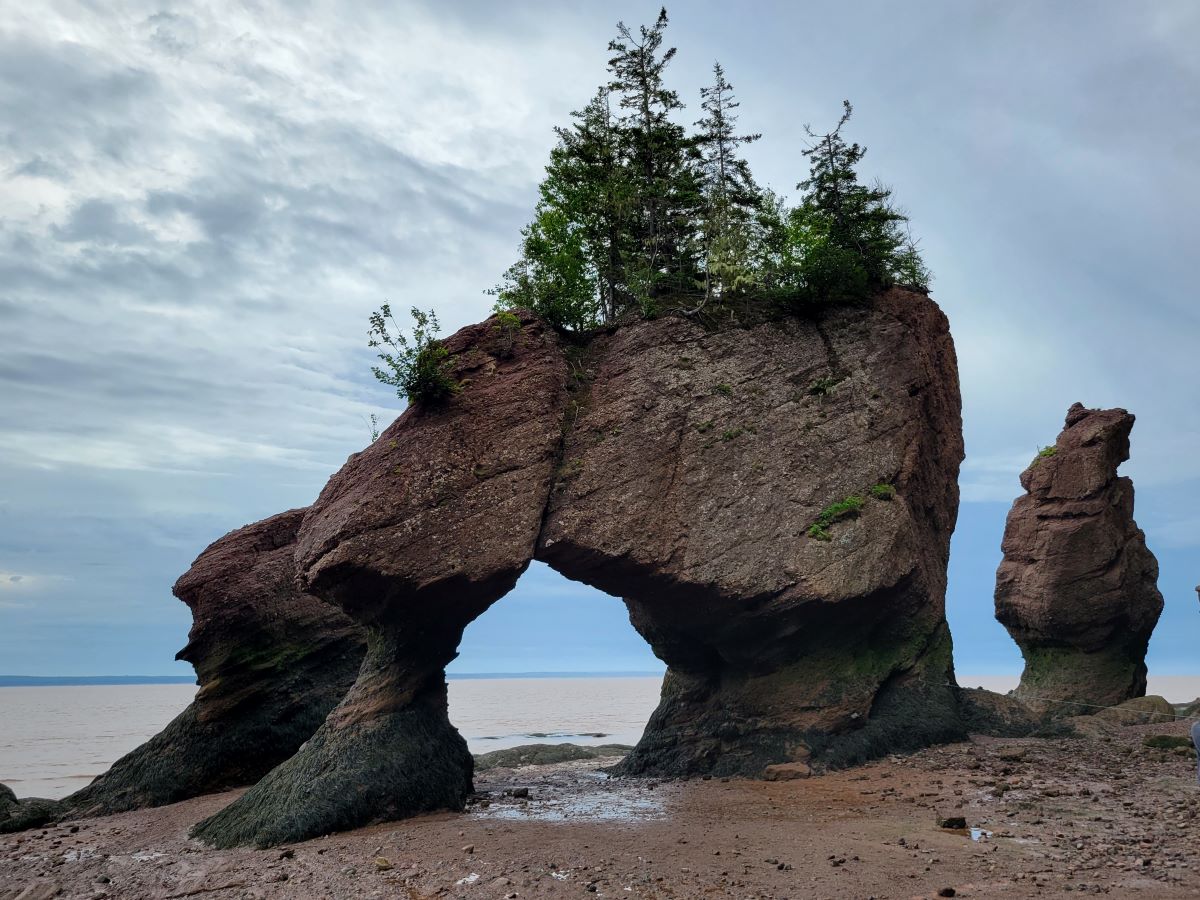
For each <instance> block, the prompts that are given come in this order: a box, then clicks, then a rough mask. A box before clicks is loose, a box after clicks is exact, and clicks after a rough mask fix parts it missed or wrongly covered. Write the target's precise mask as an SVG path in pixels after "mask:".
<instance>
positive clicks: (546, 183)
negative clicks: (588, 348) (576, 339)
mask: <svg viewBox="0 0 1200 900" xmlns="http://www.w3.org/2000/svg"><path fill="white" fill-rule="evenodd" d="M572 117H573V118H574V120H575V121H574V122H573V123H572V125H571V126H570V127H567V128H556V129H555V131H556V133H557V135H558V144H557V145H556V146H555V147H554V149H553V150H551V151H550V162H549V164H548V165H547V166H546V177H545V178H544V179H543V180H542V182H541V184H540V185H539V186H538V203H537V206H536V207H535V209H534V218H533V221H532V222H531V223H530V224H529V225H528V226H526V228H525V229H524V231H522V233H521V235H522V241H521V251H522V253H521V259H520V261H518V262H517V263H516V264H515V265H513V266H512V267H511V268H509V270H508V271H507V272H505V274H504V278H503V282H502V284H501V285H500V286H499V287H498V288H496V289H494V290H493V291H491V293H492V294H493V295H495V296H497V297H498V298H499V299H498V302H497V304H496V305H497V307H499V308H504V309H507V308H511V307H515V306H525V307H528V308H530V309H534V310H536V311H537V312H538V313H540V314H541V315H542V316H543V317H544V318H546V319H547V320H548V321H549V322H550V323H551V324H552V325H554V326H555V327H557V328H561V329H565V330H570V331H586V330H587V329H589V328H594V327H596V326H597V325H599V324H601V323H603V322H607V321H611V320H612V319H613V318H615V317H616V316H617V314H618V313H619V312H620V311H621V309H623V308H624V307H625V306H627V305H628V303H629V300H628V298H629V294H630V291H629V288H628V285H627V279H626V277H625V264H626V260H627V258H628V257H630V256H631V255H632V253H633V247H632V243H631V236H630V233H629V232H630V229H629V225H628V220H629V207H630V199H629V195H630V185H629V179H628V177H627V171H626V166H625V164H624V160H623V150H622V147H621V145H620V142H619V135H618V132H617V130H616V128H615V126H614V124H613V117H612V115H611V112H610V109H609V94H608V90H607V88H601V89H600V90H599V91H597V93H596V95H595V96H594V97H593V98H592V100H591V101H590V102H589V103H588V105H587V106H586V107H584V108H583V109H582V110H580V111H577V112H574V113H572Z"/></svg>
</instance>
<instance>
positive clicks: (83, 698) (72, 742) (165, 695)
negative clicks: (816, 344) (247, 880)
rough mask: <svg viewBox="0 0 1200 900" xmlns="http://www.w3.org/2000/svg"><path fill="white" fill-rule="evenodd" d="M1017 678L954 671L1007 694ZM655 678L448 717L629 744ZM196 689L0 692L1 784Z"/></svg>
mask: <svg viewBox="0 0 1200 900" xmlns="http://www.w3.org/2000/svg"><path fill="white" fill-rule="evenodd" d="M1017 681H1018V679H1017V677H1016V676H1006V675H990V676H989V675H959V676H958V682H959V684H961V685H963V686H964V687H986V688H988V689H989V690H994V691H1007V690H1011V689H1012V688H1014V687H1016V684H1017ZM661 682H662V679H661V678H660V677H658V676H654V677H587V678H469V679H452V680H451V681H450V682H449V686H450V719H451V721H452V722H454V724H455V725H456V726H457V727H458V730H459V731H460V732H461V733H462V735H463V737H465V738H466V739H467V744H468V746H470V748H471V751H472V752H473V753H484V752H487V751H488V750H499V749H503V748H506V747H515V746H518V745H520V744H531V743H560V742H566V741H570V742H572V743H576V744H633V743H636V742H637V740H638V738H639V737H640V736H641V734H642V729H643V728H644V727H645V725H646V720H647V719H648V718H649V717H650V713H651V712H652V711H653V710H654V707H655V706H656V705H657V703H658V692H659V687H660V685H661ZM195 691H196V688H195V685H188V684H137V685H78V686H65V685H55V686H51V687H0V723H3V727H2V728H0V782H2V783H4V784H7V785H8V786H9V787H11V788H12V789H13V790H14V791H15V792H16V793H17V796H19V797H63V796H65V795H67V794H69V793H71V792H72V791H75V790H78V789H79V788H81V787H83V786H84V785H86V784H87V783H88V782H89V781H91V780H92V779H93V778H95V777H96V776H97V775H99V774H100V773H101V772H103V771H104V770H105V769H107V768H108V767H109V766H110V765H112V763H113V762H114V761H115V760H116V759H118V758H119V757H121V756H123V755H124V754H126V753H128V752H129V751H130V750H132V749H133V748H134V747H137V746H138V745H139V744H141V743H142V742H143V741H145V740H146V739H147V738H149V737H151V736H152V735H154V734H156V733H157V732H158V731H160V730H161V729H162V728H163V726H164V725H166V724H167V723H168V722H169V721H171V719H172V718H174V717H175V716H176V715H178V714H179V713H180V712H182V711H183V709H184V707H186V706H187V705H188V703H190V702H191V700H192V696H193V695H194V694H195ZM1149 691H1150V693H1152V694H1162V695H1163V696H1165V697H1166V698H1167V699H1168V700H1171V701H1172V702H1183V701H1187V700H1192V699H1195V698H1196V697H1200V677H1198V676H1190V675H1186V676H1185V675H1164V676H1157V677H1155V676H1151V677H1150V685H1149Z"/></svg>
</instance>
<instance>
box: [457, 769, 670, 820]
mask: <svg viewBox="0 0 1200 900" xmlns="http://www.w3.org/2000/svg"><path fill="white" fill-rule="evenodd" d="M525 790H526V788H525V787H515V788H513V787H508V788H501V789H500V790H498V791H492V792H489V793H488V794H486V795H482V796H481V797H480V798H479V799H480V801H481V802H478V803H476V804H475V805H473V806H471V807H470V813H469V814H470V815H471V816H473V817H475V818H480V819H508V820H513V819H522V820H528V821H542V822H562V821H565V820H568V819H571V820H590V821H605V822H612V821H624V822H633V821H637V820H646V819H661V818H664V817H665V816H666V812H665V810H664V804H663V798H662V797H660V796H659V795H658V793H657V792H655V791H653V790H648V789H647V788H645V787H644V786H642V785H641V784H631V783H629V782H624V781H612V780H610V779H609V778H608V777H607V776H606V775H605V774H604V773H602V772H586V773H577V774H576V776H575V777H574V778H572V779H570V780H567V779H561V780H559V779H547V780H546V781H543V782H541V783H534V784H530V785H529V786H528V788H527V790H528V796H527V797H526V796H521V795H520V794H518V796H515V797H514V796H513V795H512V792H514V791H516V792H523V791H525Z"/></svg>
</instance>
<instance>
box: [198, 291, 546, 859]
mask: <svg viewBox="0 0 1200 900" xmlns="http://www.w3.org/2000/svg"><path fill="white" fill-rule="evenodd" d="M446 346H447V348H448V349H449V351H450V353H451V360H452V364H453V369H454V377H455V378H456V379H458V380H460V381H461V382H462V384H463V388H462V391H461V392H460V393H458V394H457V395H455V396H454V397H453V398H451V399H450V400H449V401H448V402H446V403H444V404H443V405H435V406H427V407H423V406H421V405H419V404H418V405H414V406H410V407H409V409H408V410H406V411H405V413H404V414H403V415H402V416H401V417H400V418H399V419H397V420H396V422H395V423H393V424H392V426H391V427H390V428H388V429H387V430H386V431H385V432H384V433H383V434H382V435H380V437H379V438H378V439H377V440H376V441H375V442H374V443H372V444H371V446H369V447H368V448H367V449H366V450H364V451H363V452H361V453H357V454H355V455H354V456H352V457H350V459H349V460H348V461H347V462H346V465H345V466H343V467H342V469H341V470H340V471H339V472H338V473H337V474H336V475H334V476H333V478H332V479H330V481H329V484H328V485H326V487H325V489H324V490H323V491H322V492H321V495H320V497H318V498H317V501H316V502H315V503H314V504H313V506H312V508H311V509H310V511H309V513H308V515H307V516H306V517H305V519H304V524H303V527H302V528H301V530H300V536H299V540H298V542H297V547H296V561H297V564H298V569H299V572H300V577H301V579H302V581H303V582H304V584H305V585H306V586H307V588H308V589H309V590H311V591H313V592H314V593H318V594H320V595H321V596H323V597H325V598H326V599H328V600H330V601H332V602H334V603H336V604H338V605H339V606H341V607H342V608H343V609H344V610H345V611H346V612H347V613H348V614H349V615H350V616H352V617H353V618H355V619H357V620H358V621H359V622H361V623H362V624H363V625H365V626H366V627H367V630H368V634H369V650H368V654H367V659H366V661H365V662H364V664H363V668H362V672H361V673H360V676H359V679H358V681H357V683H356V684H355V685H354V687H353V689H352V690H351V691H350V693H349V694H348V695H347V696H346V698H345V699H344V700H343V702H342V703H341V704H340V705H339V706H338V707H337V708H336V709H335V710H334V711H333V712H332V713H331V714H330V716H329V718H328V720H327V721H326V723H325V724H324V725H323V726H322V727H321V729H320V730H319V731H318V732H317V734H316V735H315V736H314V737H313V738H312V740H310V741H309V742H308V744H307V745H306V746H305V747H304V749H303V750H301V751H300V753H298V754H297V755H296V756H294V757H293V758H292V759H290V760H288V762H286V763H285V764H284V765H282V766H280V767H278V768H277V769H275V770H274V771H273V772H271V773H270V775H268V776H267V777H266V778H265V779H263V780H262V781H261V782H259V784H258V785H256V786H255V787H254V788H253V789H251V790H250V791H249V792H248V793H247V794H246V795H245V796H244V797H242V798H241V799H240V800H238V801H237V802H236V803H234V804H232V805H231V806H230V807H228V808H227V809H225V810H223V811H222V812H221V813H219V814H217V815H216V816H214V817H212V818H211V819H209V820H207V821H205V822H202V823H201V824H200V825H199V826H197V829H196V834H197V836H199V837H201V838H203V839H204V840H206V841H209V842H210V843H215V844H222V845H231V844H236V843H247V842H249V843H258V844H270V843H277V842H281V841H287V840H293V839H296V838H300V837H308V836H312V835H314V834H323V833H326V832H328V831H331V830H336V829H341V828H349V827H353V826H355V825H360V824H363V823H365V822H370V821H375V820H380V819H387V818H399V817H401V816H405V815H411V814H413V813H416V812H421V811H423V810H427V809H439V808H458V807H461V806H462V804H463V802H464V801H465V799H466V797H467V795H468V794H469V793H470V790H471V775H472V765H473V763H472V759H471V755H470V753H469V752H468V751H467V746H466V742H465V741H464V740H463V739H462V737H461V736H460V735H459V734H458V732H457V731H455V730H454V728H453V726H451V725H450V723H449V721H448V719H447V716H446V683H445V666H446V664H447V663H448V662H450V660H452V659H453V658H454V657H455V655H456V654H457V648H458V643H459V640H460V639H461V637H462V632H463V628H464V627H465V626H466V625H467V624H468V623H469V622H470V621H471V620H472V619H474V618H475V617H476V616H478V615H479V614H480V613H481V612H483V611H484V610H485V609H487V607H488V606H490V605H491V604H492V603H493V602H495V601H496V600H498V599H499V598H500V597H502V596H503V595H504V594H506V593H508V591H509V590H511V589H512V587H513V585H515V584H516V581H517V578H518V577H519V576H520V575H521V573H522V572H523V571H524V570H525V568H526V567H527V566H528V565H529V561H530V559H531V558H532V556H533V550H534V545H535V543H536V541H537V535H538V532H539V530H540V528H541V522H542V511H543V509H544V508H545V505H546V497H547V495H548V494H549V492H550V486H551V482H552V477H553V473H554V469H555V466H556V465H557V462H558V455H559V446H560V444H561V442H562V420H563V414H564V410H565V408H566V403H567V387H566V382H567V366H566V362H565V360H564V358H563V355H562V353H561V351H560V349H559V343H558V339H557V338H556V337H555V335H554V333H553V332H551V331H549V330H548V329H546V328H545V326H544V325H543V324H542V323H541V321H540V320H538V319H536V318H534V317H533V316H530V315H528V314H523V315H522V317H521V327H520V331H519V333H517V334H515V335H513V334H511V333H508V332H506V331H505V330H504V329H503V328H502V326H501V325H500V323H499V322H498V320H497V319H495V318H494V317H493V318H491V319H488V320H487V321H485V322H481V323H479V324H477V325H472V326H469V327H467V328H464V329H462V330H461V331H459V332H457V333H456V334H455V335H453V336H452V337H451V338H449V340H448V341H447V342H446Z"/></svg>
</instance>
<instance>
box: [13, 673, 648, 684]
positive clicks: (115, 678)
mask: <svg viewBox="0 0 1200 900" xmlns="http://www.w3.org/2000/svg"><path fill="white" fill-rule="evenodd" d="M664 672H666V669H665V668H662V669H633V670H631V669H596V670H591V671H578V672H563V671H540V672H447V673H446V678H447V679H448V680H451V681H455V680H472V679H503V678H649V677H657V676H660V675H662V674H663V673H664ZM136 684H196V676H195V675H0V687H54V686H62V687H70V686H81V685H136Z"/></svg>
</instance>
